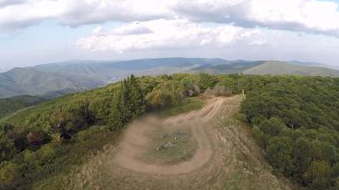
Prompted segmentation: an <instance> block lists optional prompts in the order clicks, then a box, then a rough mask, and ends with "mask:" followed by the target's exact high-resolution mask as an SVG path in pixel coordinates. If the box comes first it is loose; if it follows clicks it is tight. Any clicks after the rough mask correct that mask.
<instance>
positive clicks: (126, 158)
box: [114, 98, 224, 175]
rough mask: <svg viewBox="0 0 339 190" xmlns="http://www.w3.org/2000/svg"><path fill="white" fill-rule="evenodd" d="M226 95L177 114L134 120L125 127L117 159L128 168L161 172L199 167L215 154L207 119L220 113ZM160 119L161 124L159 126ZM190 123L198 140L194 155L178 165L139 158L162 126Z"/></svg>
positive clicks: (169, 172)
mask: <svg viewBox="0 0 339 190" xmlns="http://www.w3.org/2000/svg"><path fill="white" fill-rule="evenodd" d="M223 102H224V99H222V98H216V99H214V100H213V101H212V103H210V104H208V105H207V106H205V107H204V108H202V109H201V110H199V111H193V112H191V113H188V114H182V115H179V116H177V117H172V118H169V119H167V120H165V121H159V120H157V119H156V118H147V119H144V120H142V121H137V122H134V123H133V124H131V125H130V126H129V127H128V130H127V131H126V134H125V137H124V139H123V140H122V142H121V143H120V149H119V151H118V153H117V154H116V156H115V158H114V160H115V162H116V163H117V164H118V165H120V166H122V167H124V168H127V169H130V170H133V171H137V172H143V173H149V174H160V175H174V174H182V173H189V172H192V171H194V170H197V169H199V168H200V167H202V166H203V165H204V164H205V163H207V162H208V161H209V160H210V158H211V157H212V154H213V151H212V146H211V142H210V140H209V138H208V135H207V134H206V131H205V130H206V128H207V127H208V121H209V120H210V119H211V118H213V117H214V116H215V115H216V113H218V111H219V109H220V108H221V105H222V104H223ZM159 123H161V124H160V126H159ZM182 126H187V127H189V129H190V130H191V131H192V138H194V139H195V140H196V142H197V149H196V152H195V154H194V156H193V157H192V158H191V159H189V160H187V161H183V162H180V163H178V164H175V165H159V164H150V163H146V162H144V161H142V160H141V159H138V157H140V156H141V155H142V154H143V153H145V150H146V149H147V147H148V146H149V144H150V143H151V142H150V138H149V134H150V133H152V132H153V131H155V130H157V129H158V128H159V127H162V128H166V129H171V128H173V129H174V128H178V127H182Z"/></svg>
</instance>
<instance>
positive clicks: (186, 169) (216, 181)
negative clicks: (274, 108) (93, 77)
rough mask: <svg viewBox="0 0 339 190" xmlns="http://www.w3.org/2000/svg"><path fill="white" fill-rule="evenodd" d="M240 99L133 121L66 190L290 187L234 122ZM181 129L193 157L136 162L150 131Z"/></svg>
mask: <svg viewBox="0 0 339 190" xmlns="http://www.w3.org/2000/svg"><path fill="white" fill-rule="evenodd" d="M242 99H243V97H242V96H234V97H230V98H213V99H211V100H210V101H209V103H208V104H207V106H205V107H203V108H202V109H201V110H198V111H193V112H190V113H187V114H182V115H179V116H176V117H171V118H168V119H166V120H160V119H157V118H156V117H152V116H149V117H147V118H143V119H140V120H137V121H135V122H133V123H132V124H131V125H130V126H128V128H127V130H126V132H125V135H124V137H123V139H122V140H121V142H120V144H119V146H118V147H115V146H106V147H105V149H104V151H103V152H101V153H100V154H98V155H96V156H93V159H91V160H90V161H89V162H88V163H87V164H86V165H85V166H84V167H83V168H81V169H79V170H76V171H75V172H74V174H72V176H71V177H72V178H73V180H72V185H71V186H70V187H69V189H112V190H125V189H126V190H127V189H128V190H129V189H130V190H134V189H135V190H141V189H142V190H144V189H149V190H153V189H154V190H156V189H165V190H166V189H177V190H181V189H183V190H184V189H258V190H259V189H260V190H262V189H284V190H285V189H286V190H288V189H292V186H291V185H290V183H289V182H288V181H287V180H286V179H283V178H278V177H276V176H274V175H273V174H272V171H271V168H270V167H269V165H268V164H267V163H266V162H265V160H264V158H263V156H262V153H261V152H260V148H259V147H258V146H257V145H256V143H255V142H254V140H253V138H252V136H251V133H250V131H249V129H248V127H246V126H244V125H243V124H242V123H240V122H238V121H237V120H235V119H234V118H235V114H237V113H238V111H239V106H240V102H241V101H242ZM181 128H187V129H189V130H190V131H191V134H192V135H191V138H194V139H195V141H196V143H197V146H196V149H195V153H194V154H193V155H192V157H190V158H189V159H188V160H184V161H182V162H179V163H175V164H158V163H149V162H146V161H144V160H142V159H140V157H141V155H143V154H146V153H147V150H148V148H149V146H150V145H152V138H150V136H151V134H152V133H154V132H156V131H159V130H161V131H171V130H177V129H181Z"/></svg>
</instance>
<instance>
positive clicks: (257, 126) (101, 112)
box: [0, 74, 339, 189]
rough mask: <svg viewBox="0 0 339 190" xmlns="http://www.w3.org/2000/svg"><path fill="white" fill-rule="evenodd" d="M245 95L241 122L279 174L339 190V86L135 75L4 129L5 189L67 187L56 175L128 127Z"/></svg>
mask: <svg viewBox="0 0 339 190" xmlns="http://www.w3.org/2000/svg"><path fill="white" fill-rule="evenodd" d="M242 90H244V91H245V93H246V100H245V101H244V102H243V104H242V110H241V114H240V115H239V119H241V120H243V121H245V122H247V123H248V124H249V125H250V126H251V127H252V128H253V134H254V136H255V137H256V139H257V140H258V143H259V144H260V146H261V147H262V148H263V152H264V154H265V156H266V158H267V159H268V161H269V162H270V163H271V165H272V166H273V168H274V170H275V171H276V174H277V175H285V176H286V177H288V178H290V179H291V180H292V181H294V182H295V183H298V184H299V185H300V186H302V187H307V188H310V189H335V188H338V184H337V181H338V179H339V172H338V171H339V163H338V161H339V156H338V151H339V150H338V147H339V146H338V145H339V132H338V130H339V128H338V126H339V120H338V117H337V116H338V115H339V109H338V108H339V79H338V78H324V77H301V76H300V77H298V76H269V75H265V76H251V75H239V74H232V75H218V76H212V75H209V74H174V75H170V76H168V75H162V76H158V77H140V78H136V77H134V76H131V77H130V78H128V79H126V80H124V81H123V82H118V83H115V84H112V85H109V86H107V87H104V88H100V89H96V90H91V91H88V92H84V93H77V94H72V95H68V96H65V97H62V98H59V99H55V100H52V101H50V102H46V103H43V104H41V105H38V106H35V107H32V108H29V109H26V110H23V111H20V112H19V113H16V114H14V115H12V116H9V117H7V118H6V120H4V121H2V123H1V128H0V130H1V133H0V135H1V136H0V147H1V149H2V152H1V155H0V156H1V157H0V161H1V169H0V181H1V188H2V189H32V188H35V189H39V188H38V186H37V183H38V182H39V183H45V184H51V183H55V186H57V184H61V183H67V182H68V179H59V178H58V177H56V176H59V175H58V174H62V173H67V172H69V171H70V170H71V169H72V168H73V167H74V166H77V165H81V163H82V162H83V161H84V160H86V156H87V155H89V154H91V153H92V152H93V151H95V150H98V149H100V148H101V147H102V146H104V145H105V144H107V143H108V142H115V141H118V139H119V137H120V131H121V129H122V128H123V126H125V124H126V123H128V122H130V121H131V120H133V119H134V118H136V117H138V116H141V115H143V114H145V113H147V112H156V111H159V110H161V109H164V108H169V107H171V106H174V105H177V106H181V105H185V104H187V103H189V101H187V100H188V99H187V98H189V97H196V96H199V95H201V94H202V93H204V94H205V95H222V96H229V95H233V94H240V93H241V92H242Z"/></svg>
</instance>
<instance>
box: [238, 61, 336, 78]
mask: <svg viewBox="0 0 339 190" xmlns="http://www.w3.org/2000/svg"><path fill="white" fill-rule="evenodd" d="M243 73H244V74H254V75H263V74H272V75H281V74H288V75H308V76H331V77H336V76H339V71H337V70H334V69H329V68H325V67H310V66H302V65H296V64H293V63H289V62H279V61H267V62H263V63H262V64H260V65H258V66H255V67H252V68H248V69H246V70H245V71H244V72H243Z"/></svg>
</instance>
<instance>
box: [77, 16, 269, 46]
mask: <svg viewBox="0 0 339 190" xmlns="http://www.w3.org/2000/svg"><path fill="white" fill-rule="evenodd" d="M238 41H241V42H242V43H247V44H248V45H257V44H259V43H258V41H261V42H262V43H263V39H262V36H261V35H260V32H259V31H258V30H256V29H243V28H239V27H235V26H231V25H223V26H216V27H207V26H204V25H201V24H197V23H192V22H189V21H187V20H182V19H175V20H164V19H159V20H152V21H145V22H136V23H132V24H129V25H126V26H122V27H120V28H117V29H114V30H113V31H109V32H100V33H97V32H94V33H92V34H91V35H89V36H87V37H84V38H82V39H80V40H78V42H77V46H79V47H81V48H83V49H86V50H91V51H115V52H119V53H122V52H125V51H130V50H146V49H147V50H159V49H160V50H161V49H173V48H199V47H203V46H213V47H220V48H222V47H224V46H227V45H229V44H231V43H235V42H238ZM262 43H261V44H262Z"/></svg>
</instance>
